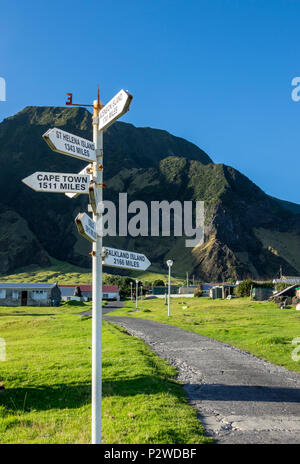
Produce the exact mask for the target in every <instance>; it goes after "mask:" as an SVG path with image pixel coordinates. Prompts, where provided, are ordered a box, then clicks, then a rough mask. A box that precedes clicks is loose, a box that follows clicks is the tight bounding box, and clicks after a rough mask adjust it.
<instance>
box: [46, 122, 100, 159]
mask: <svg viewBox="0 0 300 464" xmlns="http://www.w3.org/2000/svg"><path fill="white" fill-rule="evenodd" d="M43 139H44V140H45V141H46V142H47V144H48V145H49V147H50V148H51V150H53V151H57V152H58V153H63V154H64V155H68V156H74V158H79V159H82V160H85V161H87V162H91V161H96V150H95V145H94V143H93V142H90V141H89V140H86V139H83V138H82V137H77V135H73V134H69V132H65V131H63V130H61V129H57V128H56V127H54V129H49V130H48V131H47V132H45V134H44V135H43Z"/></svg>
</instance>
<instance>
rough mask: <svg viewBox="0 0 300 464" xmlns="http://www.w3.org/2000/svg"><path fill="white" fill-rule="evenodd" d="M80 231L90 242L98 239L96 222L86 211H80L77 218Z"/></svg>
mask: <svg viewBox="0 0 300 464" xmlns="http://www.w3.org/2000/svg"><path fill="white" fill-rule="evenodd" d="M75 222H76V225H77V229H78V232H79V233H80V234H81V235H82V236H83V237H84V238H86V239H87V240H89V241H90V242H95V241H96V240H97V231H96V222H95V221H93V219H91V218H90V216H89V215H88V214H86V213H79V214H78V215H77V216H76V219H75Z"/></svg>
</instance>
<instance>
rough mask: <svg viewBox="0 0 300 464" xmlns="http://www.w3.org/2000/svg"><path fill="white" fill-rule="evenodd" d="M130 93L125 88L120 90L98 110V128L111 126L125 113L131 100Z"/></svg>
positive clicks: (102, 128) (103, 128)
mask: <svg viewBox="0 0 300 464" xmlns="http://www.w3.org/2000/svg"><path fill="white" fill-rule="evenodd" d="M132 98H133V97H132V95H130V93H128V92H126V90H123V89H122V90H120V92H119V93H117V95H115V96H114V97H113V98H112V99H111V100H110V101H109V102H108V103H107V104H106V105H105V106H104V107H103V108H102V110H101V111H100V113H99V130H105V129H107V128H108V127H109V126H111V125H112V124H113V123H114V122H115V121H116V120H117V119H119V118H120V117H121V116H122V115H123V114H125V113H127V111H128V110H129V106H130V103H131V100H132Z"/></svg>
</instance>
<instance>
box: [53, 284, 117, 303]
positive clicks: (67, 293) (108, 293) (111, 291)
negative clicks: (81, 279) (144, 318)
mask: <svg viewBox="0 0 300 464" xmlns="http://www.w3.org/2000/svg"><path fill="white" fill-rule="evenodd" d="M77 287H79V288H80V291H81V295H82V297H81V298H79V297H75V296H74V294H75V289H76V288H77ZM59 288H60V290H61V295H62V300H64V301H70V300H75V299H76V300H78V299H81V300H82V301H91V300H92V296H93V287H92V285H84V284H82V285H60V286H59ZM102 299H103V300H117V301H119V300H120V295H119V288H118V286H117V285H103V286H102Z"/></svg>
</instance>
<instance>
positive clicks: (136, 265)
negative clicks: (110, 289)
mask: <svg viewBox="0 0 300 464" xmlns="http://www.w3.org/2000/svg"><path fill="white" fill-rule="evenodd" d="M102 250H103V255H104V256H103V259H102V264H104V265H106V266H111V267H121V268H123V269H133V270H135V271H145V270H146V269H148V267H149V266H150V265H151V263H150V261H149V259H148V258H146V256H145V255H142V254H141V253H135V252H133V251H125V250H117V249H115V248H109V247H103V248H102Z"/></svg>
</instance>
